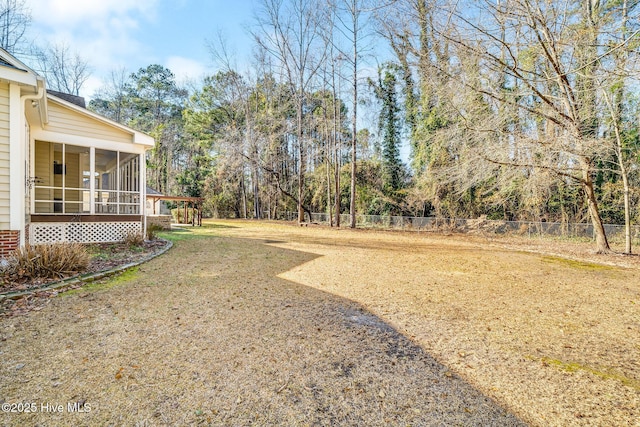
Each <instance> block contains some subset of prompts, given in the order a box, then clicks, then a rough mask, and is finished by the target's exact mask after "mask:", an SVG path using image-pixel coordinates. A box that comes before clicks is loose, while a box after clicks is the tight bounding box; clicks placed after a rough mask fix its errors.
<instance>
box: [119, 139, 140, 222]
mask: <svg viewBox="0 0 640 427" xmlns="http://www.w3.org/2000/svg"><path fill="white" fill-rule="evenodd" d="M119 170H120V204H119V205H120V213H121V214H132V215H138V214H140V156H138V155H137V154H132V153H123V152H120V167H119Z"/></svg>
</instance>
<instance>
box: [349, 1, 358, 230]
mask: <svg viewBox="0 0 640 427" xmlns="http://www.w3.org/2000/svg"><path fill="white" fill-rule="evenodd" d="M356 1H357V0H353V10H354V12H355V11H356V8H357V5H356ZM352 77H353V114H352V116H351V204H350V206H349V214H350V215H351V224H350V227H351V228H356V160H357V155H356V149H357V145H358V128H357V119H358V14H357V13H354V14H353V76H352Z"/></svg>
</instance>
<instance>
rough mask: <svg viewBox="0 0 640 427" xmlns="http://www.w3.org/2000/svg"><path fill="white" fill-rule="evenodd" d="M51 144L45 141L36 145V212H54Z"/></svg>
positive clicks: (37, 142) (34, 195)
mask: <svg viewBox="0 0 640 427" xmlns="http://www.w3.org/2000/svg"><path fill="white" fill-rule="evenodd" d="M51 148H52V147H51V144H50V143H48V142H43V141H36V144H35V150H34V151H35V153H34V154H35V165H34V173H35V175H34V177H35V178H34V179H35V189H34V194H33V197H34V200H35V206H34V212H35V213H52V212H53V166H52V165H53V159H52V157H51V154H52V152H51Z"/></svg>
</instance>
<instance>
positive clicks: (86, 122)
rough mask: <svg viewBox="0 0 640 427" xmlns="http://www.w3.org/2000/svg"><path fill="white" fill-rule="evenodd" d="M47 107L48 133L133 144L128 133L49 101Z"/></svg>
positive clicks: (46, 127) (131, 136) (131, 137)
mask: <svg viewBox="0 0 640 427" xmlns="http://www.w3.org/2000/svg"><path fill="white" fill-rule="evenodd" d="M48 106H49V108H48V111H49V123H48V124H47V125H46V126H45V129H46V130H48V131H52V132H59V133H64V134H69V135H77V136H84V137H89V138H97V139H104V140H109V141H118V142H133V135H131V134H130V133H127V132H125V131H122V130H120V129H117V128H114V127H113V126H109V125H108V124H106V123H102V122H100V121H99V120H96V119H94V118H92V117H89V116H85V115H84V114H81V113H78V112H75V111H73V110H71V109H69V108H67V107H65V106H64V105H61V104H58V103H56V102H55V101H53V100H51V99H49V103H48Z"/></svg>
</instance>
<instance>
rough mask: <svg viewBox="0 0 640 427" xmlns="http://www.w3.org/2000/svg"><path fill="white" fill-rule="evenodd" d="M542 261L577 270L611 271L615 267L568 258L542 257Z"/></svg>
mask: <svg viewBox="0 0 640 427" xmlns="http://www.w3.org/2000/svg"><path fill="white" fill-rule="evenodd" d="M542 260H543V261H544V262H547V263H551V264H560V265H563V266H567V267H571V268H575V269H579V270H613V269H615V267H612V266H610V265H605V264H596V263H593V262H587V261H578V260H574V259H569V258H561V257H557V256H543V257H542Z"/></svg>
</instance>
